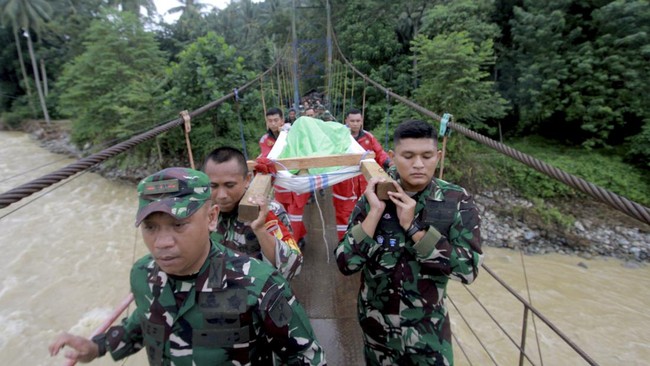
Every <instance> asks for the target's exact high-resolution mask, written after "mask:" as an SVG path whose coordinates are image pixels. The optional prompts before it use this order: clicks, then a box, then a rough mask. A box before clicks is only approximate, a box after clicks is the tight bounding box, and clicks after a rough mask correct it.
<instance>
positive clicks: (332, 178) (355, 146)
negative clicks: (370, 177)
mask: <svg viewBox="0 0 650 366" xmlns="http://www.w3.org/2000/svg"><path fill="white" fill-rule="evenodd" d="M329 123H332V122H329ZM349 138H350V146H349V147H348V150H347V151H346V154H363V153H365V152H366V151H365V150H364V149H363V147H361V145H359V143H358V142H357V140H355V139H354V137H352V135H351V134H350V135H349ZM286 144H287V132H286V131H281V132H280V136H278V139H277V140H276V142H275V145H273V148H272V149H271V151H270V152H269V155H268V158H269V159H270V160H272V161H275V160H276V159H277V158H278V156H279V155H280V153H281V152H282V150H283V149H284V147H285V146H286ZM361 161H374V158H367V159H363V160H361ZM360 164H361V163H359V165H354V166H346V167H341V168H340V169H338V170H336V171H333V172H330V173H325V174H318V175H295V174H291V172H289V171H288V170H278V173H277V175H276V177H275V185H277V186H280V187H283V188H285V189H288V190H290V191H292V192H296V193H307V192H313V191H315V190H317V189H321V188H327V187H330V186H332V185H334V184H336V183H339V182H342V181H344V180H346V179H350V178H352V177H355V176H357V175H359V174H361V170H360V169H361V165H360Z"/></svg>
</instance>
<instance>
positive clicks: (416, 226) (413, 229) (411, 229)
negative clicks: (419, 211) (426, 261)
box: [406, 220, 424, 238]
mask: <svg viewBox="0 0 650 366" xmlns="http://www.w3.org/2000/svg"><path fill="white" fill-rule="evenodd" d="M422 230H424V227H422V224H420V223H419V222H418V221H417V220H413V222H412V223H411V226H410V227H409V228H408V230H406V236H408V237H409V238H412V237H413V235H415V234H416V233H417V232H419V231H422Z"/></svg>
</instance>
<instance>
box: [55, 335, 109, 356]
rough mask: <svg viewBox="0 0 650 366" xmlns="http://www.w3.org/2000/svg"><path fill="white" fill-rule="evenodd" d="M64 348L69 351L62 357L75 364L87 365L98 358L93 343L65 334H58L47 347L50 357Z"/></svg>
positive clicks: (97, 349)
mask: <svg viewBox="0 0 650 366" xmlns="http://www.w3.org/2000/svg"><path fill="white" fill-rule="evenodd" d="M65 346H68V347H70V348H71V349H69V350H66V352H65V354H64V356H65V357H66V358H67V359H70V360H72V361H75V362H81V363H88V362H90V361H92V360H94V359H95V358H97V357H98V356H99V348H98V346H97V344H96V343H95V342H93V341H91V340H90V339H87V338H84V337H79V336H76V335H73V334H70V333H65V332H63V333H61V334H59V335H58V336H57V337H56V338H55V339H54V341H53V342H52V343H51V344H50V346H49V347H48V349H49V351H50V356H56V355H57V354H59V351H61V349H62V348H63V347H65Z"/></svg>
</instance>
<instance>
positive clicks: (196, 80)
mask: <svg viewBox="0 0 650 366" xmlns="http://www.w3.org/2000/svg"><path fill="white" fill-rule="evenodd" d="M178 59H179V60H178V62H176V63H173V64H172V66H171V69H170V71H169V79H170V80H171V89H170V90H169V92H168V100H167V102H166V105H167V106H168V108H169V109H175V110H177V111H181V110H190V111H191V110H194V109H197V108H199V107H201V106H204V105H206V104H208V103H210V102H212V101H214V100H217V99H219V98H221V97H223V96H224V95H226V94H228V93H230V92H232V91H233V89H234V88H237V87H239V86H241V85H243V84H244V83H246V81H248V80H249V79H250V78H252V77H253V76H254V74H253V73H251V72H249V71H246V70H245V69H244V66H243V62H244V60H243V58H241V57H238V56H237V54H236V50H235V48H234V47H231V46H229V45H228V44H226V42H225V41H224V39H223V37H221V36H217V35H216V34H215V33H214V32H209V33H208V34H207V35H206V36H204V37H200V38H199V39H197V40H196V41H195V42H194V43H192V44H190V45H189V46H188V47H187V48H186V49H185V50H184V51H183V52H181V53H180V54H179V57H178ZM242 94H243V93H242ZM247 94H249V96H247V98H244V100H242V102H241V103H242V106H241V108H240V110H242V111H253V112H251V113H250V114H248V115H242V116H241V118H242V121H243V122H242V123H245V124H246V125H245V126H244V129H245V139H246V141H249V142H253V141H257V140H258V139H259V137H260V136H261V135H262V133H263V124H262V123H260V122H259V121H260V120H263V113H261V103H260V102H259V98H258V97H257V98H256V97H255V95H256V94H255V92H252V93H250V92H249V93H247ZM242 97H244V95H242ZM252 114H256V116H255V115H252ZM239 118H240V117H239V116H238V115H237V113H236V110H235V104H234V103H232V102H226V103H224V104H222V105H221V106H220V107H219V108H216V109H213V110H211V111H208V112H206V113H204V114H203V115H201V116H199V117H196V118H193V119H192V132H191V136H192V146H193V150H194V154H195V156H197V157H201V156H205V155H206V154H207V153H208V152H210V151H211V150H212V149H214V148H215V147H217V146H226V145H228V146H233V145H234V146H239V145H241V142H240V132H239V131H240V125H239ZM256 118H257V121H255V119H256ZM246 121H250V122H248V123H247V122H246ZM163 144H164V146H165V150H167V151H169V152H170V153H172V154H177V155H182V154H185V144H184V141H183V140H182V139H179V138H178V136H167V137H166V138H165V139H164V141H163ZM247 148H249V149H251V150H250V151H248V153H253V152H254V151H256V150H255V148H256V146H255V145H252V146H251V144H249V145H248V146H247Z"/></svg>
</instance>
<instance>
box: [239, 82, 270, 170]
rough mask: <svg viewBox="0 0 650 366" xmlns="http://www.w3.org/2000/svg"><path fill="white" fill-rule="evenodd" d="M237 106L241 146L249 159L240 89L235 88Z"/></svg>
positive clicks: (245, 156)
mask: <svg viewBox="0 0 650 366" xmlns="http://www.w3.org/2000/svg"><path fill="white" fill-rule="evenodd" d="M233 91H234V93H235V108H236V109H237V119H238V120H239V136H240V137H241V147H242V152H243V153H244V158H246V160H248V153H247V152H246V139H245V138H244V123H243V122H242V120H241V110H240V108H239V90H237V88H235V89H234V90H233ZM264 116H266V108H265V109H264Z"/></svg>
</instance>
